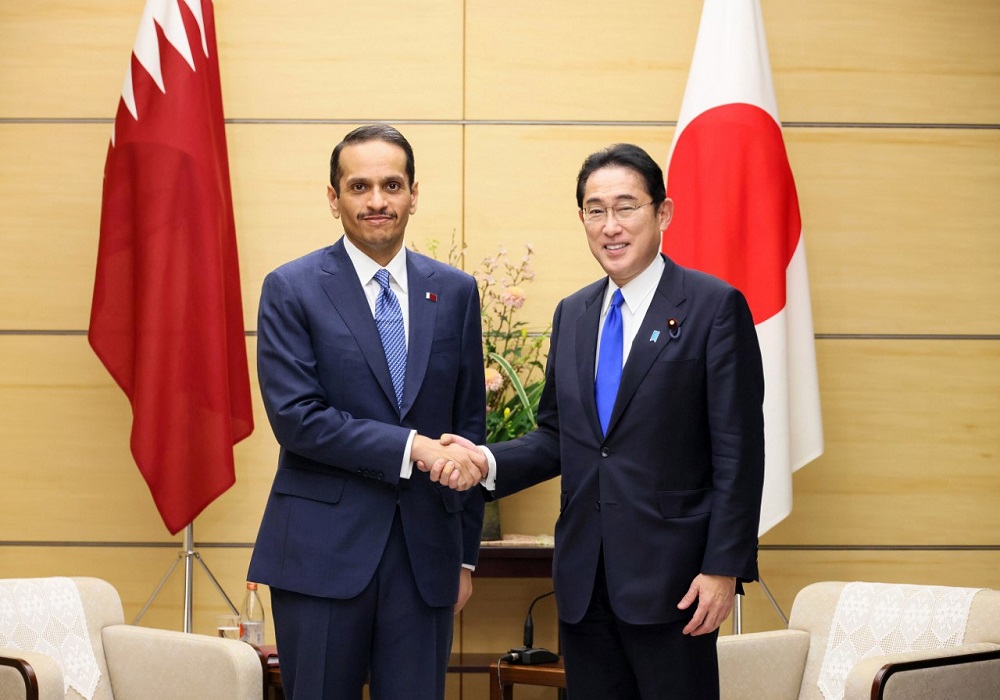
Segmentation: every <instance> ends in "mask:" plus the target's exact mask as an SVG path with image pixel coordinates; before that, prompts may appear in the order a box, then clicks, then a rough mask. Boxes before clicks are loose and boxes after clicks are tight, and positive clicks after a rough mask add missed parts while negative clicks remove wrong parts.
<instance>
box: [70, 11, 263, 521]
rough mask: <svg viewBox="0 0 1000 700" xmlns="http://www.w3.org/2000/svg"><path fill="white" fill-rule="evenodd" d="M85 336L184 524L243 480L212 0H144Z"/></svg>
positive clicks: (107, 180)
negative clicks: (238, 461) (123, 399)
mask: <svg viewBox="0 0 1000 700" xmlns="http://www.w3.org/2000/svg"><path fill="white" fill-rule="evenodd" d="M88 337H89V340H90V344H91V346H92V347H93V349H94V352H96V353H97V356H98V357H99V358H100V360H101V362H103V363H104V366H105V367H106V368H107V370H108V372H109V373H110V374H111V376H112V377H113V378H114V379H115V381H116V382H117V383H118V384H119V386H121V388H122V390H123V391H124V392H125V394H126V395H127V396H128V398H129V401H130V402H131V404H132V415H133V421H132V436H131V442H130V444H131V448H132V455H133V456H134V457H135V461H136V464H137V465H138V467H139V471H140V472H141V473H142V476H143V478H144V479H145V480H146V483H147V485H148V486H149V490H150V492H151V493H152V496H153V500H154V501H155V502H156V507H157V509H158V510H159V512H160V515H161V517H162V518H163V522H164V524H165V525H166V526H167V529H168V530H169V531H170V532H171V533H177V532H179V531H180V530H182V529H183V528H184V527H186V526H187V525H188V524H189V523H191V522H192V521H193V520H194V518H195V516H197V515H198V514H199V513H200V512H201V511H202V510H203V509H204V508H205V507H206V506H208V505H209V504H210V503H211V502H212V501H213V500H215V499H216V498H217V497H218V496H220V495H221V494H222V493H223V492H225V491H226V489H228V488H229V487H230V486H232V485H233V483H235V480H236V473H235V466H234V459H233V445H234V444H235V443H236V442H238V441H240V440H242V439H243V438H245V437H246V436H248V435H249V434H250V433H251V432H252V430H253V416H252V409H251V400H250V379H249V373H248V368H247V354H246V338H245V333H244V326H243V310H242V304H241V297H240V280H239V262H238V258H237V251H236V230H235V226H234V221H233V203H232V195H231V193H230V189H229V162H228V155H227V151H226V134H225V125H224V121H223V113H222V90H221V88H220V82H219V61H218V55H217V51H216V43H215V19H214V13H213V8H212V3H211V2H209V1H208V0H149V1H148V2H147V3H146V9H145V11H144V13H143V16H142V21H141V24H140V26H139V35H138V37H137V38H136V42H135V48H134V49H133V52H132V58H131V61H130V63H129V69H128V73H127V75H126V77H125V86H124V88H123V89H122V94H121V100H120V101H119V103H118V113H117V115H116V117H115V125H114V131H113V133H112V136H111V144H110V147H109V148H108V156H107V162H106V164H105V170H104V197H103V202H102V207H101V239H100V245H99V249H98V258H97V274H96V278H95V281H94V299H93V306H92V307H91V316H90V330H89V333H88Z"/></svg>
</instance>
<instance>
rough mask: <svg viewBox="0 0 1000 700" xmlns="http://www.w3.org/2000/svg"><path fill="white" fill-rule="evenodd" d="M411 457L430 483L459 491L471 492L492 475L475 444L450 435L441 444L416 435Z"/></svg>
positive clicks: (440, 440)
mask: <svg viewBox="0 0 1000 700" xmlns="http://www.w3.org/2000/svg"><path fill="white" fill-rule="evenodd" d="M410 456H411V457H412V458H413V461H414V462H416V464H417V468H418V469H420V471H423V472H427V473H428V474H430V478H431V481H434V482H437V483H439V484H442V485H445V486H448V487H449V488H452V489H455V490H456V491H465V490H467V489H470V488H472V487H473V486H475V485H476V484H478V483H479V482H480V481H482V480H483V479H484V478H486V475H487V473H488V472H489V465H488V464H487V462H486V455H484V454H483V451H482V450H480V449H479V448H478V447H476V445H475V443H473V442H470V441H469V440H466V439H465V438H462V437H459V436H457V435H450V434H448V433H446V434H444V435H442V436H441V438H440V439H439V440H434V439H432V438H429V437H425V436H423V435H417V436H416V438H414V440H413V448H412V450H411V452H410Z"/></svg>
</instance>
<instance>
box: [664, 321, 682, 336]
mask: <svg viewBox="0 0 1000 700" xmlns="http://www.w3.org/2000/svg"><path fill="white" fill-rule="evenodd" d="M667 333H669V334H670V337H671V338H673V339H674V340H676V339H677V338H679V337H680V335H681V326H680V324H679V323H677V319H676V318H668V319H667Z"/></svg>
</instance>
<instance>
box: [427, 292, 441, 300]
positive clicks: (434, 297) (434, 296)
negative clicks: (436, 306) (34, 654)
mask: <svg viewBox="0 0 1000 700" xmlns="http://www.w3.org/2000/svg"><path fill="white" fill-rule="evenodd" d="M424 299H427V300H428V301H437V300H438V295H437V294H435V293H434V292H427V294H425V295H424Z"/></svg>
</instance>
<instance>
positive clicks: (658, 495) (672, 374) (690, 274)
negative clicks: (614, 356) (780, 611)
mask: <svg viewBox="0 0 1000 700" xmlns="http://www.w3.org/2000/svg"><path fill="white" fill-rule="evenodd" d="M664 260H665V263H666V267H665V269H664V271H663V274H662V276H661V278H660V281H659V284H658V286H657V288H656V291H655V292H654V297H653V299H652V301H651V303H650V306H649V309H648V310H647V312H646V315H645V318H644V320H643V321H642V325H641V326H640V328H639V331H638V333H637V334H636V336H635V339H634V341H633V344H632V346H631V350H630V353H629V355H628V359H627V361H626V363H625V365H624V368H623V371H622V379H621V384H620V387H619V391H618V395H617V399H616V402H615V405H614V409H613V412H612V415H611V419H610V423H609V426H608V432H607V436H605V435H603V434H602V431H601V427H600V423H599V422H598V417H597V408H596V403H595V399H594V373H595V356H596V353H597V333H598V326H599V324H600V317H601V310H602V300H603V298H604V293H605V290H606V289H607V285H608V280H607V278H604V279H602V280H600V281H598V282H595V283H594V284H592V285H590V286H588V287H585V288H584V289H582V290H580V291H579V292H577V293H576V294H573V295H572V296H570V297H568V298H566V299H564V300H563V301H562V302H560V304H559V306H558V308H557V309H556V312H555V317H554V320H553V326H552V340H551V347H550V351H549V357H548V365H547V368H546V384H545V389H544V392H543V394H542V397H541V403H540V407H539V415H538V426H539V427H538V429H537V430H536V431H534V432H532V433H530V434H528V435H526V436H524V437H522V438H520V439H518V440H513V441H511V442H505V443H499V444H495V445H490V449H491V451H492V452H493V454H494V456H495V458H496V462H497V473H496V490H495V492H494V494H495V496H497V497H501V496H505V495H507V494H510V493H513V492H515V491H519V490H521V489H524V488H526V487H528V486H531V485H532V484H536V483H538V482H540V481H543V480H545V479H549V478H552V477H554V476H557V475H561V477H562V488H561V496H560V500H561V502H560V507H559V518H558V520H557V522H556V527H555V558H554V561H553V578H554V584H555V590H556V600H557V604H558V610H559V618H560V620H561V621H563V622H567V623H578V622H579V621H580V620H581V619H582V618H584V615H585V613H587V611H588V607H589V605H590V604H591V600H592V594H593V593H594V590H595V589H594V587H595V580H596V578H597V575H598V570H599V566H601V565H602V563H603V566H602V570H603V571H604V572H605V576H604V577H602V578H604V579H605V580H602V581H600V582H599V583H600V584H601V585H602V586H603V585H605V584H606V596H607V599H608V602H609V603H610V606H611V609H612V610H613V612H614V615H615V616H616V617H617V618H618V619H619V620H621V621H623V622H625V623H629V624H631V625H660V624H668V623H674V622H678V621H683V620H687V619H690V617H691V614H692V612H693V611H694V607H692V608H690V609H689V610H687V611H681V610H678V609H677V603H678V602H679V601H680V600H681V598H682V597H683V596H684V595H685V593H686V592H687V590H688V587H689V586H690V584H691V582H692V580H693V579H694V578H695V576H697V575H698V574H699V573H705V574H717V575H725V576H735V577H737V578H739V579H742V580H755V579H756V578H757V527H758V521H759V517H760V499H761V490H762V486H763V475H764V444H763V412H762V403H763V392H764V384H763V371H762V367H761V356H760V350H759V347H758V343H757V335H756V331H755V329H754V324H753V319H752V317H751V314H750V310H749V308H748V307H747V303H746V301H745V299H744V298H743V295H742V294H740V292H739V291H737V290H736V289H734V288H732V287H730V286H729V285H727V284H725V283H724V282H722V281H720V280H718V279H716V278H714V277H711V276H709V275H705V274H702V273H700V272H696V271H693V270H688V269H685V268H682V267H680V266H678V265H676V264H675V263H674V262H672V261H671V260H670V259H669V258H666V257H665V256H664ZM671 320H672V321H673V322H674V326H675V327H674V330H673V332H672V331H671V327H670V325H671V324H670V321H671ZM712 653H713V654H714V643H713V647H712ZM572 661H573V660H572V659H570V658H568V657H567V666H569V665H571V664H572ZM669 661H670V660H669V659H661V660H658V661H657V662H656V663H661V664H664V665H667V664H669ZM595 663H596V661H595ZM571 696H572V693H571ZM668 697H670V696H669V695H668Z"/></svg>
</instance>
